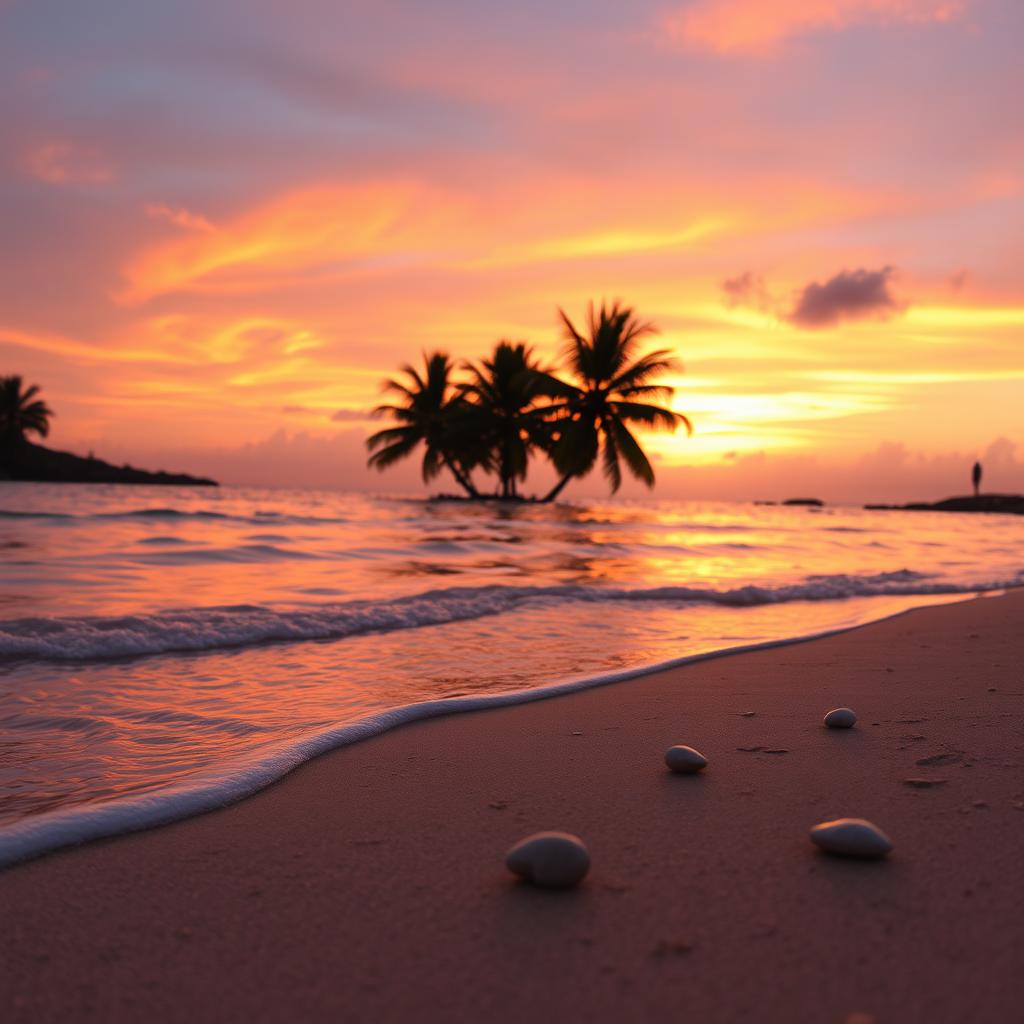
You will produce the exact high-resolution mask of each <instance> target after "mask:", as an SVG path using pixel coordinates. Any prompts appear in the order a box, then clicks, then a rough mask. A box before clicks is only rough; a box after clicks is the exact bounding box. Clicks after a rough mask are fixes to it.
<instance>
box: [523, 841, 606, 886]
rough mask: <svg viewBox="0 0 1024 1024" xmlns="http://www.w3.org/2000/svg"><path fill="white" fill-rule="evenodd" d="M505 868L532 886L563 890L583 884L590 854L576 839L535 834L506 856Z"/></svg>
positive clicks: (588, 867)
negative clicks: (578, 883)
mask: <svg viewBox="0 0 1024 1024" xmlns="http://www.w3.org/2000/svg"><path fill="white" fill-rule="evenodd" d="M505 866H506V867H507V868H508V869H509V871H511V872H512V873H513V874H516V875H519V877H520V878H525V879H526V880H527V881H528V882H532V883H533V884H534V885H540V886H544V887H545V888H550V889H563V888H568V887H569V886H573V885H576V883H577V882H581V881H583V879H584V878H585V877H586V874H587V872H588V871H589V870H590V854H589V853H588V852H587V848H586V846H584V845H583V840H582V839H580V838H579V836H574V835H571V834H570V833H568V832H537V833H536V834H535V835H532V836H527V837H526V838H525V839H520V840H519V842H518V843H516V845H515V846H513V847H512V849H511V850H509V851H508V853H507V854H505Z"/></svg>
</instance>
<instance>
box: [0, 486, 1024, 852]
mask: <svg viewBox="0 0 1024 1024" xmlns="http://www.w3.org/2000/svg"><path fill="white" fill-rule="evenodd" d="M1022 542H1024V519H1021V518H1019V517H1013V516H998V515H991V516H982V515H974V516H971V515H954V514H944V513H926V512H894V511H874V512H872V511H864V510H861V509H855V508H820V509H819V508H813V507H786V506H763V505H755V504H725V503H722V504H709V503H704V502H702V503H692V502H672V501H654V500H651V501H585V502H573V503H564V504H558V505H549V506H541V505H528V504H523V505H499V504H493V503H481V504H471V503H466V502H430V501H424V500H418V499H412V498H391V499H389V498H378V497H369V496H363V495H352V494H339V493H314V492H286V491H261V490H242V489H235V488H221V489H212V488H195V489H192V488H156V487H127V486H101V485H100V486H98V485H92V486H75V485H45V484H18V483H0V723H2V727H0V862H3V861H4V860H11V859H14V858H16V857H19V856H26V855H30V854H32V853H36V852H39V851H40V850H42V849H46V848H48V847H51V846H55V845H59V844H61V843H64V842H69V841H76V840H79V839H82V838H87V837H89V836H92V835H101V834H109V833H111V832H116V831H120V830H124V829H127V828H133V827H141V826H144V825H148V824H153V823H155V822H158V821H162V820H169V819H171V818H175V817H180V816H182V815H183V814H187V813H191V812H194V811H198V810H202V809H205V808H208V807H210V806H215V805H216V804H218V803H222V802H224V801H226V800H228V799H234V798H237V797H239V796H241V795H244V794H245V793H248V792H251V791H253V790H254V789H256V788H258V787H259V786H261V785H264V784H266V783H267V782H269V781H271V780H272V779H274V778H276V777H279V776H280V775H281V774H282V773H283V772H285V771H287V770H288V769H289V768H291V767H293V766H294V765H295V764H297V763H300V762H301V761H302V760H303V759H305V758H308V757H310V756H313V755H314V754H316V753H318V752H320V751H322V750H325V749H329V748H330V747H332V746H336V745H338V744H340V743H343V742H348V741H350V740H352V739H354V738H358V737H360V736H363V735H369V734H372V733H373V732H375V731H380V730H381V729H383V728H387V727H390V726H392V725H394V724H396V723H398V722H400V721H407V720H409V719H410V718H415V717H423V716H425V715H428V714H436V713H443V712H445V711H454V710H458V709H460V708H467V707H478V706H481V705H482V704H486V703H488V702H491V703H493V702H499V703H500V702H502V701H507V700H510V699H521V698H522V696H523V691H525V692H526V694H527V695H529V694H535V693H538V692H543V691H548V690H550V689H551V688H553V687H556V686H559V685H561V684H569V685H570V686H579V685H587V684H588V683H593V682H594V681H598V680H604V679H608V678H621V677H627V676H629V675H630V674H632V673H635V672H636V671H637V670H643V669H645V668H649V667H651V666H655V665H660V664H665V663H670V662H676V661H678V660H680V659H684V658H687V657H692V656H695V655H702V654H707V653H709V652H714V651H721V650H726V649H732V648H736V647H743V646H750V645H756V644H764V643H773V642H779V641H783V640H787V639H792V638H795V637H801V636H807V635H814V634H819V633H822V632H827V631H830V630H835V629H840V628H846V627H850V626H854V625H858V624H860V623H863V622H867V621H870V620H873V619H877V618H881V617H884V616H887V615H891V614H894V613H896V612H898V611H901V610H903V609H906V608H909V607H913V606H917V605H921V604H927V603H934V602H937V601H948V600H953V599H960V598H961V597H963V596H964V595H970V594H973V593H979V592H991V591H996V590H1001V589H1005V588H1009V587H1016V586H1020V585H1022V584H1024V543H1022ZM813 685H814V681H813V680H808V686H813ZM510 694H512V695H513V696H511V697H510V696H508V695H510Z"/></svg>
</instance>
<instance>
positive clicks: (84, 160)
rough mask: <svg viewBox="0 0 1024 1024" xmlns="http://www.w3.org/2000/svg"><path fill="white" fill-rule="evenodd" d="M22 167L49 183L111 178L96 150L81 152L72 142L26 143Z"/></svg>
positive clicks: (99, 180)
mask: <svg viewBox="0 0 1024 1024" xmlns="http://www.w3.org/2000/svg"><path fill="white" fill-rule="evenodd" d="M23 166H24V169H25V171H26V172H27V173H28V174H29V175H31V176H32V177H33V178H37V179H38V180H39V181H45V182H46V183H47V184H50V185H72V184H85V185H96V184H99V183H101V182H104V181H109V180H110V178H111V173H110V169H109V168H108V167H105V166H104V165H103V164H102V162H101V161H100V160H99V159H98V158H97V157H96V156H95V154H92V153H88V152H83V151H82V150H81V149H80V148H79V147H77V146H75V145H74V144H73V143H70V142H64V141H50V142H42V143H38V144H37V145H34V146H31V147H29V149H28V150H27V152H26V153H25V155H24V158H23Z"/></svg>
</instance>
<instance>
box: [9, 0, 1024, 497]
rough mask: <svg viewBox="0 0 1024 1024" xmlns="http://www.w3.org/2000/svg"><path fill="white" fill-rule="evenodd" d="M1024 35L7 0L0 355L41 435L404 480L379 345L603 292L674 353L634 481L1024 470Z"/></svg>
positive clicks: (527, 4) (735, 10) (848, 488)
mask: <svg viewBox="0 0 1024 1024" xmlns="http://www.w3.org/2000/svg"><path fill="white" fill-rule="evenodd" d="M1022 46H1024V4H1021V3H1020V0H959V2H958V0H773V2H771V3H768V2H762V0H690V2H684V0H676V2H675V3H673V2H672V0H666V2H647V0H637V2H634V3H629V4H625V3H622V2H621V0H615V2H612V0H589V2H586V3H584V2H583V0H563V2H561V3H551V2H544V3H540V2H537V0H520V2H518V3H512V4H510V3H506V2H501V3H498V2H495V0H433V2H430V3H427V2H424V0H289V2H287V3H285V2H283V0H245V2H243V0H233V2H232V0H174V2H173V3H169V2H157V0H90V2H89V3H80V2H75V0H59V2H53V0H13V2H12V0H0V58H2V59H0V80H2V86H3V87H2V90H0V212H2V224H3V233H2V236H0V246H2V252H3V274H2V275H0V372H3V373H21V374H23V375H24V376H25V377H27V378H28V379H29V380H30V381H32V382H35V383H39V384H40V385H42V387H43V389H44V392H45V396H46V398H47V399H48V401H49V403H50V404H51V405H52V406H53V407H54V408H55V410H56V411H57V418H56V420H55V421H54V425H53V431H52V434H51V441H50V443H52V444H53V445H54V446H56V447H62V448H66V449H70V450H74V451H79V452H81V453H85V452H86V451H87V450H90V449H92V450H95V452H96V454H97V455H99V456H101V457H105V458H108V459H111V460H112V461H117V462H122V461H132V462H134V463H137V464H140V465H144V466H147V467H148V468H157V467H158V466H159V467H162V468H167V469H171V470H179V469H184V470H189V471H195V472H206V473H212V474H214V475H216V476H218V477H219V478H220V479H221V480H223V481H225V482H234V483H248V484H277V485H287V486H291V485H301V486H319V487H325V488H326V487H329V488H338V487H340V488H365V487H369V488H373V489H376V490H381V491H401V490H416V489H418V487H419V484H418V481H417V472H416V470H417V467H416V466H415V465H413V464H409V465H408V466H407V467H403V468H402V469H399V470H395V471H394V472H393V473H391V474H389V475H387V476H383V477H382V476H379V475H376V474H372V475H371V474H370V473H369V472H368V471H366V470H365V469H364V462H365V454H364V451H363V439H364V438H365V436H366V434H367V433H368V431H369V430H371V429H374V427H373V424H372V423H370V422H368V421H367V418H366V414H367V410H368V409H370V408H371V407H372V406H373V405H374V404H376V402H377V400H378V388H379V383H380V380H381V378H382V377H383V376H385V375H387V374H389V373H391V372H392V371H393V369H394V368H395V367H396V366H397V365H398V364H399V363H402V362H405V361H410V360H416V359H418V358H419V353H420V352H421V351H422V350H424V349H432V348H444V349H447V350H448V351H449V352H451V353H452V354H453V355H456V356H460V357H478V356H481V355H483V354H484V353H485V352H486V351H487V350H488V349H489V348H490V347H491V346H492V344H493V343H494V341H496V340H497V339H498V338H512V339H524V340H527V341H530V342H532V343H533V344H534V345H536V346H537V348H538V350H539V351H540V352H541V353H543V354H545V355H548V356H553V355H554V354H555V353H556V352H557V350H558V347H559V337H558V330H557V325H556V308H557V307H558V306H559V305H561V306H563V307H564V308H565V309H566V311H567V312H568V313H569V314H570V315H571V316H574V317H579V318H581V319H582V317H583V315H584V313H585V308H586V303H587V300H588V299H590V298H594V299H597V300H600V299H601V298H602V297H607V298H609V299H611V298H622V299H623V300H625V301H626V302H627V303H629V304H630V305H633V306H635V307H636V309H637V310H638V312H639V313H640V315H641V316H642V317H643V318H645V319H650V320H653V321H654V322H655V323H656V324H657V325H659V327H660V328H661V332H662V334H661V338H660V339H659V343H660V344H664V345H667V346H668V347H671V348H673V349H675V350H676V351H677V353H678V354H679V356H680V357H681V359H682V360H683V363H684V365H685V372H684V373H683V374H682V375H680V376H679V378H678V379H677V380H673V381H672V383H674V384H676V385H677V387H678V391H677V395H676V399H675V404H676V407H677V408H678V409H680V410H681V411H685V412H686V413H687V414H689V415H690V416H691V418H692V419H693V421H694V425H695V433H694V436H693V437H692V438H689V439H688V438H686V437H685V436H684V435H683V434H679V435H678V436H675V437H671V436H669V437H666V436H652V437H651V438H650V440H649V446H650V449H651V450H652V451H653V452H655V453H656V454H657V456H658V462H657V468H658V473H659V482H660V486H659V490H658V493H659V494H662V495H664V496H687V495H693V496H698V497H707V496H720V497H738V498H758V497H786V496H787V495H789V494H791V493H795V492H801V493H817V494H820V496H822V497H826V498H829V499H834V500H850V501H853V500H857V499H861V498H863V499H890V498H891V499H900V498H914V497H940V496H943V495H945V494H948V493H954V492H964V491H965V490H967V489H968V483H967V480H968V471H969V467H970V462H971V461H973V459H974V458H975V457H979V456H981V457H983V458H984V460H985V462H986V472H987V477H986V483H987V484H988V485H989V486H990V487H991V489H993V490H1004V491H1011V490H1017V491H1020V490H1024V104H1022V100H1021V97H1022V96H1024V61H1022V60H1021V52H1022ZM1018 444H1019V445H1020V449H1019V450H1017V451H1015V449H1014V446H1015V445H1018ZM603 490H604V487H603V483H602V481H601V479H600V476H599V475H597V474H595V475H594V476H593V477H592V478H591V479H590V480H588V481H587V482H586V483H584V484H581V485H577V489H576V491H575V493H577V494H599V493H603ZM568 493H569V494H572V493H573V492H572V491H570V492H568ZM628 493H639V492H637V491H636V490H635V489H634V490H630V491H628Z"/></svg>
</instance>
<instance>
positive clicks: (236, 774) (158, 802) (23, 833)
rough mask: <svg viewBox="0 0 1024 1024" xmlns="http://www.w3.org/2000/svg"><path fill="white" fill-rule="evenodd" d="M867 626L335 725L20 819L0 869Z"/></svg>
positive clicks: (1, 840)
mask: <svg viewBox="0 0 1024 1024" xmlns="http://www.w3.org/2000/svg"><path fill="white" fill-rule="evenodd" d="M908 610H909V609H908ZM903 614H906V612H905V611H904V612H897V613H896V616H887V617H889V618H894V617H897V616H899V615H903ZM863 624H864V623H861V624H859V625H854V626H841V627H839V628H838V629H829V630H824V631H820V632H817V633H811V634H805V635H803V636H794V637H788V638H786V639H784V640H770V641H766V642H763V643H754V644H743V645H740V646H735V647H727V648H722V649H719V650H716V651H707V652H703V653H700V654H691V655H687V656H685V657H682V658H673V659H671V660H668V661H663V662H660V663H658V664H655V665H646V666H642V667H637V668H631V669H626V670H623V671H620V672H612V673H605V674H602V675H597V676H591V677H589V678H583V679H574V680H569V681H567V682H562V683H555V684H553V685H550V686H542V687H535V688H532V689H527V690H514V691H509V692H506V693H495V694H488V695H484V696H471V697H451V698H448V699H443V700H431V701H423V702H420V703H417V704H407V705H405V706H403V707H398V708H392V709H390V710H388V711H383V712H379V713H378V714H375V715H371V716H369V717H367V718H363V719H361V720H360V721H357V722H352V723H349V724H346V725H340V726H333V727H331V728H328V729H325V730H323V731H321V732H317V733H314V734H311V735H307V736H304V737H302V738H301V739H298V740H292V741H290V742H287V743H282V744H280V745H278V746H275V747H273V748H271V749H269V750H268V749H266V748H264V749H262V750H261V751H258V752H256V753H254V754H251V755H249V756H248V757H247V758H244V759H239V760H236V761H234V762H232V763H231V764H226V765H224V766H223V767H222V768H220V769H217V770H213V771H208V772H204V773H203V774H201V775H197V776H195V777H193V778H192V779H191V780H189V781H188V782H186V783H179V784H177V785H174V786H169V787H168V788H166V789H163V790H160V791H158V792H152V793H146V794H140V795H136V796H128V797H125V798H122V799H119V800H116V801H112V802H104V803H97V804H89V805H82V806H75V807H68V808H65V809H63V810H58V811H53V812H50V813H48V814H42V815H38V816H34V817H31V818H27V819H25V820H23V821H20V822H18V823H17V824H14V825H11V826H8V827H6V828H3V829H0V868H4V867H7V866H8V865H10V864H15V863H17V862H19V861H24V860H28V859H30V858H32V857H38V856H40V855H41V854H44V853H48V852H50V851H51V850H56V849H59V848H61V847H64V846H72V845H78V844H81V843H86V842H90V841H92V840H95V839H102V838H105V837H107V836H115V835H122V834H125V833H128V832H138V831H141V830H143V829H148V828H154V827H156V826H158V825H167V824H170V823H171V822H174V821H181V820H182V819H184V818H191V817H194V816H195V815H197V814H202V813H204V812H206V811H213V810H217V809H219V808H222V807H226V806H227V805H229V804H232V803H236V802H238V801H239V800H242V799H244V798H245V797H248V796H251V795H252V794H254V793H257V792H259V790H261V789H265V788H266V787H267V786H269V785H270V784H271V783H273V782H276V781H277V780H278V779H281V778H283V777H284V776H285V775H287V774H288V773H289V772H291V771H293V770H294V769H295V768H298V767H299V766H300V765H302V764H304V763H306V762H307V761H310V760H312V759H313V758H315V757H318V756H320V755H321V754H326V753H328V752H329V751H331V750H336V749H338V748H340V747H344V746H348V745H349V744H352V743H357V742H359V741H360V740H365V739H370V738H371V737H374V736H379V735H381V734H382V733H385V732H387V731H389V730H391V729H394V728H397V727H398V726H400V725H405V724H406V723H409V722H417V721H423V720H425V719H429V718H438V717H440V716H442V715H450V714H455V713H457V712H461V711H478V710H482V709H485V708H499V707H507V706H509V705H513V704H526V703H529V702H531V701H536V700H544V699H546V698H548V697H556V696H559V695H560V694H567V693H573V692H575V691H578V690H586V689H591V688H593V687H597V686H606V685H608V684H610V683H619V682H625V681H627V680H630V679H635V678H637V677H639V676H645V675H649V674H651V673H653V672H660V671H664V670H665V669H670V668H678V667H679V666H681V665H687V664H691V663H693V662H698V661H707V660H710V659H712V658H719V657H723V656H725V655H730V654H742V653H744V652H747V651H758V650H765V649H768V648H773V647H785V646H788V645H790V644H796V643H804V642H806V641H809V640H816V639H821V638H823V637H828V636H835V635H837V634H839V633H846V632H848V631H849V630H851V629H857V628H860V625H863Z"/></svg>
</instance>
